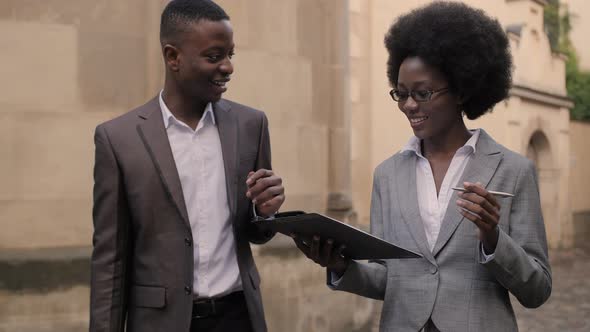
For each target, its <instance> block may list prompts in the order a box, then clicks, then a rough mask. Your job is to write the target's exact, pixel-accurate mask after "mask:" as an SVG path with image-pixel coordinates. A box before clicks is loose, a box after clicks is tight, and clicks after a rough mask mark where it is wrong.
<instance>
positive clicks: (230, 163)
mask: <svg viewBox="0 0 590 332" xmlns="http://www.w3.org/2000/svg"><path fill="white" fill-rule="evenodd" d="M213 113H214V114H215V121H216V123H217V129H218V131H219V139H220V141H221V151H222V155H223V165H224V167H225V183H226V189H227V200H228V203H229V208H230V213H231V214H232V215H234V216H235V215H236V213H237V206H236V204H237V193H238V190H237V185H238V172H237V162H238V120H237V119H236V117H235V115H234V114H233V113H232V112H231V106H230V105H229V104H228V103H227V102H225V101H224V100H220V101H218V102H216V103H215V104H213ZM244 195H245V193H244ZM232 219H235V218H232Z"/></svg>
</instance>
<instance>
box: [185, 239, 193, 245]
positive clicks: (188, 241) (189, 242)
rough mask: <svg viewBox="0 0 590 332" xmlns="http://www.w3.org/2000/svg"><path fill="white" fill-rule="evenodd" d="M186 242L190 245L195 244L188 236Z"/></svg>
mask: <svg viewBox="0 0 590 332" xmlns="http://www.w3.org/2000/svg"><path fill="white" fill-rule="evenodd" d="M184 243H186V245H187V246H189V247H192V245H193V241H192V240H191V239H189V238H188V237H187V238H185V239H184Z"/></svg>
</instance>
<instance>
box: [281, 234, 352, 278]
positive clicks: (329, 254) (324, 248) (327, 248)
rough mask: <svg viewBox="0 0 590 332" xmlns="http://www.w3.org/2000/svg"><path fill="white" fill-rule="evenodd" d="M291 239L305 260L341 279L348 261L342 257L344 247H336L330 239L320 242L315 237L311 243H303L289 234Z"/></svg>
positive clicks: (317, 237)
mask: <svg viewBox="0 0 590 332" xmlns="http://www.w3.org/2000/svg"><path fill="white" fill-rule="evenodd" d="M291 237H292V238H293V241H295V244H296V245H297V248H299V250H301V252H303V253H304V254H305V256H307V258H309V259H311V260H312V261H314V262H315V263H317V264H319V265H320V266H322V267H326V268H328V269H330V270H331V271H332V272H334V273H335V274H336V275H337V276H338V277H342V275H343V274H344V271H346V268H347V267H348V263H349V259H347V258H345V257H344V256H342V251H343V250H344V248H345V247H344V245H341V246H339V247H337V246H335V245H334V241H333V240H332V239H327V240H325V241H323V242H322V241H321V239H320V237H319V236H317V235H316V236H314V237H313V238H312V239H311V243H305V242H303V240H302V239H300V238H299V237H298V236H297V234H291Z"/></svg>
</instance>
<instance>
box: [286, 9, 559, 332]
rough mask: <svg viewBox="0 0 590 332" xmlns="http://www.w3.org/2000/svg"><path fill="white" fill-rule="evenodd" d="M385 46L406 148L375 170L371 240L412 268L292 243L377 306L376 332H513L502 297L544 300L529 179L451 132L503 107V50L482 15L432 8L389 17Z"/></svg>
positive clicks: (494, 150)
mask: <svg viewBox="0 0 590 332" xmlns="http://www.w3.org/2000/svg"><path fill="white" fill-rule="evenodd" d="M385 46H386V48H387V50H388V52H389V61H388V63H387V74H388V78H389V81H390V83H391V85H392V87H393V89H392V90H391V92H390V94H391V97H392V98H393V101H394V102H395V103H396V104H397V106H398V108H399V109H400V111H401V112H403V113H404V114H405V115H406V116H407V118H408V123H409V125H410V126H411V127H412V129H413V131H414V136H413V137H411V138H410V140H409V142H408V143H407V145H406V146H405V147H404V148H403V149H402V150H401V151H400V152H398V153H396V154H395V155H393V156H392V157H390V158H389V159H387V160H385V161H384V162H383V163H381V164H380V165H379V166H378V167H377V168H376V170H375V173H374V183H373V193H372V200H371V231H372V233H373V234H375V235H376V236H378V237H381V238H383V239H385V240H387V241H389V242H392V243H395V244H396V245H399V246H401V247H403V248H406V249H410V250H412V251H415V252H419V253H421V254H422V255H423V258H418V259H398V260H385V261H378V262H368V263H365V262H357V261H353V260H349V259H346V258H343V257H342V256H341V255H339V252H340V249H339V248H333V245H332V241H330V240H327V241H322V239H319V238H318V237H316V238H315V239H314V240H313V241H312V242H311V244H310V246H309V247H308V246H306V245H304V244H303V243H302V242H301V241H299V240H298V239H297V238H295V242H296V244H297V245H298V247H299V248H300V249H301V250H302V251H303V252H304V253H305V254H306V255H307V256H308V257H309V258H310V259H312V260H314V261H315V262H316V263H318V264H320V265H322V266H326V267H327V268H328V284H329V285H330V287H332V288H334V289H336V290H342V291H347V292H352V293H355V294H359V295H361V296H365V297H370V298H374V299H380V300H383V301H384V305H383V310H382V315H381V325H380V327H381V330H382V331H420V330H424V331H479V332H481V331H494V332H496V331H516V330H517V325H516V319H515V316H514V312H513V310H512V306H511V304H510V298H509V292H510V293H512V294H513V295H514V296H515V297H516V298H517V299H518V301H519V302H520V303H522V304H523V305H524V306H525V307H529V308H534V307H538V306H540V305H541V304H543V303H544V302H545V301H546V300H547V299H548V297H549V295H550V293H551V271H550V267H549V261H548V256H547V241H546V236H545V227H544V223H543V217H542V215H541V206H540V201H539V191H538V184H537V176H536V173H535V168H534V165H533V164H532V162H531V161H529V160H528V159H526V158H524V157H523V156H521V155H519V154H516V153H514V152H512V151H510V150H508V149H506V148H505V147H504V146H502V145H500V144H498V143H496V142H495V141H494V140H493V139H492V138H491V137H490V136H489V135H488V134H487V133H486V132H485V131H484V130H483V129H476V130H468V129H467V127H466V125H465V122H464V120H463V119H464V117H465V116H466V117H467V118H469V119H476V118H478V117H480V116H481V115H483V114H484V113H486V112H488V111H489V110H490V109H491V108H492V107H493V106H494V105H495V104H496V103H498V102H500V101H501V100H503V99H505V98H506V97H507V96H508V90H509V88H510V84H511V69H512V60H511V56H510V52H509V44H508V39H507V37H506V35H505V33H504V31H503V29H502V27H501V26H500V24H499V23H498V22H497V21H496V20H494V19H492V18H490V17H488V16H487V15H486V14H485V13H484V12H483V11H481V10H476V9H473V8H470V7H468V6H466V5H464V4H461V3H455V2H443V1H441V2H438V1H437V2H434V3H432V4H430V5H427V6H425V7H422V8H419V9H417V10H414V11H412V12H410V13H409V14H407V15H404V16H402V17H400V18H399V19H398V20H397V22H396V23H394V24H393V25H392V26H391V28H390V30H389V32H388V33H387V35H386V37H385ZM453 187H461V188H462V189H463V190H464V191H465V192H460V191H456V190H453V189H452V188H453ZM492 191H500V192H508V193H512V194H513V195H514V196H513V197H504V196H497V195H496V194H492V193H491V192H492Z"/></svg>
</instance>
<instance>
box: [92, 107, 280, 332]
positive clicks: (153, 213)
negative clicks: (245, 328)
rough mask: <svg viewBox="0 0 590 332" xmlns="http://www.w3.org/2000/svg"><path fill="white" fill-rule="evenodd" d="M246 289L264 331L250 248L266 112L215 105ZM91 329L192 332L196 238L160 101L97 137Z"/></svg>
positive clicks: (265, 159)
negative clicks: (252, 179)
mask: <svg viewBox="0 0 590 332" xmlns="http://www.w3.org/2000/svg"><path fill="white" fill-rule="evenodd" d="M213 112H214V114H215V118H216V121H217V125H218V130H219V136H220V140H221V147H222V154H223V161H224V165H225V177H226V183H227V193H228V202H229V206H230V218H231V220H232V223H233V231H234V236H235V239H236V250H237V258H238V265H239V269H240V275H241V279H242V287H243V288H244V293H245V296H246V301H247V306H248V311H249V313H250V318H251V321H252V324H253V327H254V330H255V331H257V332H262V331H266V324H265V320H264V313H263V308H262V299H261V296H260V290H259V283H260V277H259V275H258V271H257V269H256V265H255V264H254V260H253V258H252V252H251V251H250V245H249V242H254V243H264V242H266V241H268V240H270V238H271V237H272V235H273V234H266V233H261V232H260V231H258V229H256V228H255V227H254V225H253V224H252V223H251V222H250V220H251V216H252V211H251V210H252V209H251V204H249V201H248V200H247V198H246V195H245V194H246V183H245V182H246V177H247V175H248V172H249V171H252V170H255V169H258V168H267V169H270V168H271V158H270V142H269V135H268V125H267V119H266V116H265V115H264V113H262V112H260V111H257V110H254V109H252V108H249V107H246V106H243V105H239V104H236V103H233V102H230V101H227V100H220V101H219V102H217V103H215V104H214V105H213ZM95 146H96V159H95V166H94V207H93V222H94V235H93V245H94V250H93V252H92V263H91V269H92V271H91V296H90V331H96V332H98V331H105V332H106V331H109V332H115V331H117V332H119V331H123V330H124V328H125V325H126V328H127V329H126V331H128V332H133V331H141V332H150V331H154V332H155V331H159V332H161V331H186V332H188V331H189V328H190V323H191V311H192V301H193V295H192V291H191V288H192V284H193V268H194V266H193V262H194V260H193V247H192V242H193V239H192V233H191V228H190V223H189V220H188V215H187V210H186V206H185V201H184V198H183V193H182V189H181V184H180V179H179V176H178V172H177V170H176V165H175V163H174V158H173V156H172V151H171V148H170V144H169V142H168V136H167V134H166V129H165V128H164V122H163V119H162V114H161V110H160V106H159V103H158V98H154V99H152V100H151V101H149V102H148V103H147V104H145V105H143V106H141V107H139V108H137V109H135V110H132V111H130V112H129V113H126V114H124V115H122V116H120V117H118V118H116V119H113V120H111V121H108V122H106V123H103V124H101V125H99V126H98V127H97V128H96V133H95Z"/></svg>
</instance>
